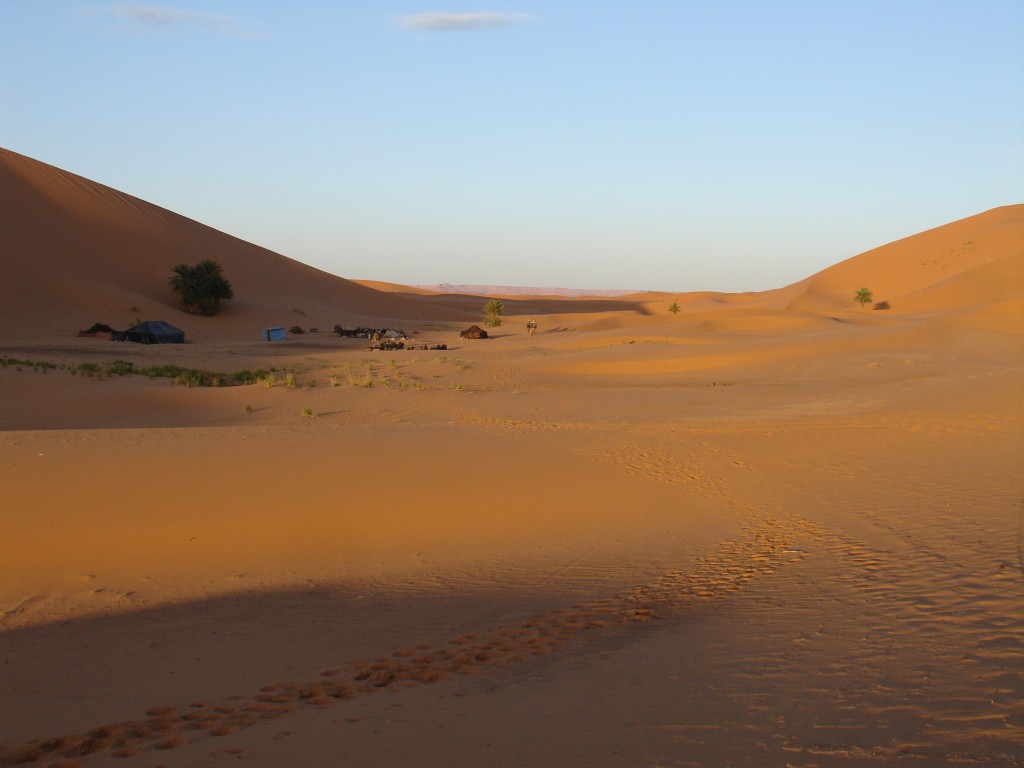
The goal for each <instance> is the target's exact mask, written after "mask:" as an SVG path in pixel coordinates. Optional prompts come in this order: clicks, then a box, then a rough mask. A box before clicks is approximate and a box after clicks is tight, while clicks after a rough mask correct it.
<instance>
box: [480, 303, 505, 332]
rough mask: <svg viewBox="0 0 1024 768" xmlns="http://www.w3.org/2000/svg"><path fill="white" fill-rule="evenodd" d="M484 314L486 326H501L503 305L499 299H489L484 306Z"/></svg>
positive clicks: (503, 311)
mask: <svg viewBox="0 0 1024 768" xmlns="http://www.w3.org/2000/svg"><path fill="white" fill-rule="evenodd" d="M484 312H486V313H487V325H489V326H491V327H492V328H495V327H497V326H499V325H501V316H502V315H504V314H505V305H504V304H503V303H502V302H501V299H491V300H490V301H488V302H487V303H486V304H485V305H484Z"/></svg>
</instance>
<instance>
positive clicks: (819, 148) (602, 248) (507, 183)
mask: <svg viewBox="0 0 1024 768" xmlns="http://www.w3.org/2000/svg"><path fill="white" fill-rule="evenodd" d="M1021 40H1024V2H1021V1H1020V0H957V1H943V0H814V1H811V0H786V1H783V0H780V1H778V2H774V1H771V0H764V1H762V2H755V1H754V0H746V1H743V0H634V1H633V2H624V1H623V2H611V1H607V0H589V1H584V0H547V1H542V0H522V1H521V2H516V1H513V2H506V1H505V0H502V1H501V2H495V3H492V2H490V0H485V1H484V2H463V1H462V0H456V1H453V2H441V3H435V2H421V1H420V0H404V1H399V0H376V1H371V0H365V1H357V0H351V1H348V2H345V1H343V0H323V1H321V2H312V1H307V2H303V1H302V0H298V1H296V2H287V3H285V2H280V1H278V2H271V1H270V0H168V2H167V3H159V4H158V3H119V2H105V1H104V0H86V1H82V2H80V1H79V0H0V146H3V147H5V148H7V149H11V150H13V151H15V152H20V153H22V154H25V155H29V156H30V157H34V158H36V159H39V160H42V161H44V162H47V163H51V164H53V165H57V166H60V167H62V168H66V169H67V170H70V171H73V172H75V173H79V174H81V175H83V176H86V177H88V178H91V179H95V180H97V181H100V182H102V183H104V184H108V185H110V186H113V187H116V188H118V189H121V190H123V191H125V192H128V193H131V194H133V195H136V196H138V197H141V198H144V199H146V200H149V201H151V202H154V203H156V204H158V205H162V206H164V207H167V208H170V209H171V210H174V211H177V212H179V213H182V214H184V215H186V216H189V217H191V218H194V219H197V220H198V221H201V222H203V223H204V224H208V225H210V226H212V227H215V228H217V229H221V230H223V231H226V232H229V233H231V234H233V235H236V236H238V237H241V238H243V239H246V240H249V241H252V242H254V243H257V244H259V245H263V246H265V247H268V248H271V249H273V250H275V251H278V252H280V253H283V254H285V255H287V256H290V257H292V258H295V259H298V260H300V261H303V262H306V263H308V264H311V265H313V266H316V267H319V268H321V269H325V270H327V271H329V272H333V273H335V274H339V275H342V276H343V277H350V278H368V279H378V280H387V281H392V282H399V283H406V284H422V283H437V282H452V283H486V284H502V285H532V286H560V287H583V288H636V289H650V290H660V289H664V290H676V291H690V290H723V291H743V290H762V289H767V288H774V287H780V286H782V285H786V284H788V283H791V282H794V281H796V280H799V279H801V278H803V277H806V276H807V275H810V274H812V273H814V272H816V271H818V270H820V269H823V268H825V267H827V266H830V265H831V264H834V263H836V262H838V261H841V260H843V259H845V258H848V257H850V256H853V255H855V254H857V253H859V252H862V251H864V250H867V249H869V248H872V247H875V246H877V245H882V244H883V243H886V242H889V241H891V240H894V239H898V238H900V237H904V236H907V235H911V234H913V233H915V232H918V231H921V230H923V229H927V228H930V227H933V226H938V225H940V224H944V223H946V222H948V221H952V220H955V219H958V218H962V217H964V216H969V215H972V214H975V213H980V212H981V211H983V210H987V209H989V208H992V207H995V206H998V205H1006V204H1010V203H1018V202H1024V46H1022V45H1021Z"/></svg>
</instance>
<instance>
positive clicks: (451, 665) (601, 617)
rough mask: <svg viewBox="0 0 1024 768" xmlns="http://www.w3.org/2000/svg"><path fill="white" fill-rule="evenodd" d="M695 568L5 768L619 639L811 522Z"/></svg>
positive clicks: (129, 727)
mask: <svg viewBox="0 0 1024 768" xmlns="http://www.w3.org/2000/svg"><path fill="white" fill-rule="evenodd" d="M742 533H743V535H742V536H740V537H737V538H734V539H728V540H726V541H724V542H722V544H721V545H720V547H719V549H718V550H717V551H716V552H715V553H713V554H710V555H708V556H706V557H703V558H701V559H700V560H698V561H697V562H696V563H695V564H694V566H693V567H692V568H689V569H684V570H673V571H669V572H667V573H664V574H663V575H662V576H660V577H659V578H658V579H656V580H654V581H652V582H650V583H647V584H641V585H638V586H636V587H633V588H631V589H628V590H625V591H624V592H621V593H619V594H616V595H613V596H611V597H607V598H602V599H597V600H591V601H587V602H581V603H577V604H575V605H573V606H570V607H566V608H557V609H553V610H549V611H545V612H542V613H539V614H536V615H534V616H532V617H530V618H528V619H526V620H524V621H522V622H520V623H519V624H515V625H510V626H500V627H495V628H493V629H491V630H488V631H481V632H469V633H465V634H462V635H459V636H456V637H452V638H450V639H449V640H448V641H447V642H444V643H441V644H429V643H421V644H419V645H417V646H416V647H415V648H401V649H398V650H395V651H393V652H392V653H391V654H389V655H387V656H380V657H378V658H375V659H371V660H367V661H360V662H355V663H351V664H347V665H335V666H331V667H328V668H325V669H324V670H323V671H322V672H321V673H320V675H319V677H318V679H316V680H311V681H304V682H291V683H271V684H268V685H264V686H263V687H262V688H261V689H260V690H259V691H258V692H257V693H256V694H254V695H250V696H232V697H229V698H228V699H225V700H223V701H218V702H215V703H209V702H204V701H198V702H194V703H193V704H191V705H190V706H188V707H185V708H177V707H173V706H155V707H152V708H150V709H148V710H146V712H145V713H144V714H145V716H144V717H143V718H140V719H138V720H131V721H126V722H121V723H113V724H110V725H104V726H100V727H97V728H94V729H92V730H91V731H89V732H87V733H84V734H79V735H72V736H62V737H57V738H51V739H40V740H35V741H31V742H28V743H25V744H21V745H17V746H14V747H12V748H9V749H8V750H6V752H5V753H4V754H5V756H6V758H7V760H8V762H12V763H15V764H24V763H36V762H39V761H43V760H50V761H54V760H60V759H62V758H78V757H84V756H88V755H93V754H97V753H101V752H105V753H108V754H110V755H111V756H113V757H127V756H130V755H135V754H138V753H139V752H142V751H145V750H153V749H156V750H168V749H175V748H177V747H181V746H183V745H185V744H188V743H191V742H195V741H199V740H201V739H204V738H213V737H219V736H223V735H226V734H230V733H234V732H236V731H238V730H239V729H242V728H248V727H250V726H253V725H256V724H257V723H260V722H264V721H268V720H276V719H279V718H283V717H286V716H288V715H289V714H291V713H293V712H296V711H299V710H300V709H303V708H309V707H316V708H326V707H330V706H332V705H334V704H336V703H338V702H339V701H341V700H344V699H354V698H357V697H360V696H367V695H371V694H374V693H376V692H377V691H380V690H382V689H385V688H391V689H402V688H410V687H414V686H420V685H428V684H433V683H439V682H442V681H444V680H447V679H450V678H451V677H452V676H454V675H475V674H480V673H482V672H484V671H486V670H488V669H493V668H499V667H505V666H508V665H510V664H522V663H526V662H528V661H529V659H531V658H533V657H541V656H546V655H548V654H551V653H554V652H556V651H558V650H560V649H562V648H564V647H565V646H566V645H568V644H570V643H573V642H577V641H579V640H580V639H581V638H582V637H584V636H586V635H587V634H588V633H597V632H600V633H605V634H610V633H616V632H627V631H631V630H632V629H633V628H634V627H636V626H639V625H644V624H646V623H648V622H653V621H657V620H661V619H666V618H671V617H673V616H676V615H679V614H680V613H682V612H684V611H685V610H686V609H688V608H692V607H694V606H696V605H699V604H702V603H705V602H708V601H710V600H715V599H721V598H724V597H727V596H728V595H729V594H731V593H733V592H734V591H736V590H738V589H741V588H742V587H743V586H744V585H746V584H747V583H749V582H751V581H752V580H754V579H757V578H759V577H763V576H767V575H770V574H772V573H774V572H775V571H776V570H777V569H778V568H780V567H784V566H785V564H786V563H787V562H792V561H794V560H796V559H800V558H802V557H804V556H805V555H804V553H803V552H801V551H800V550H796V549H793V548H792V545H793V542H794V541H795V539H796V538H797V537H798V536H807V535H815V534H816V533H817V529H816V527H815V526H814V525H813V524H812V523H810V522H808V521H793V522H790V521H783V520H778V519H771V520H765V521H764V522H763V523H761V524H759V525H756V526H754V525H748V526H746V527H745V528H744V529H743V531H742Z"/></svg>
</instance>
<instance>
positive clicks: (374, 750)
mask: <svg viewBox="0 0 1024 768" xmlns="http://www.w3.org/2000/svg"><path fill="white" fill-rule="evenodd" d="M0 249H2V250H0V302H2V303H0V321H2V324H3V327H4V338H3V340H2V341H0V361H3V365H0V394H2V395H3V397H0V467H2V475H0V477H2V479H3V485H2V487H3V496H2V502H0V504H2V507H0V521H2V524H3V527H2V536H0V759H7V760H9V761H12V762H15V763H27V764H35V765H61V766H72V765H75V766H82V768H91V767H92V766H107V765H124V766H145V767H147V768H151V767H152V766H155V765H163V766H203V765H210V766H213V765H221V764H225V763H230V764H232V765H243V766H283V765H306V766H338V765H354V766H405V765H408V766H413V765H415V766H424V765H430V766H435V765H436V766H466V767H469V766H509V767H511V766H522V765H531V766H563V765H578V766H654V765H664V766H668V765H671V766H724V765H731V766H786V765H793V766H802V767H806V768H811V767H812V766H823V767H826V768H833V767H834V768H850V767H859V766H882V765H914V766H917V765H920V766H954V765H964V764H967V765H1000V766H1004V765H1005V766H1013V765H1024V737H1022V733H1024V671H1022V670H1024V665H1022V659H1024V641H1022V639H1021V638H1022V636H1024V562H1022V560H1021V552H1022V547H1024V538H1022V537H1024V533H1022V531H1024V511H1022V510H1024V507H1022V501H1021V500H1022V497H1024V493H1022V491H1024V488H1022V486H1024V483H1022V473H1021V467H1022V466H1024V461H1022V460H1024V450H1022V446H1024V443H1022V426H1024V425H1022V418H1021V417H1022V412H1021V407H1020V395H1021V392H1022V391H1024V390H1022V379H1024V375H1022V374H1024V339H1022V336H1024V322H1022V312H1021V310H1022V306H1021V305H1022V302H1024V291H1022V279H1024V206H1012V207H1007V208H1000V209H996V210H993V211H989V212H987V213H982V214H980V215H977V216H972V217H970V218H967V219H963V220H961V221H958V222H954V223H952V224H948V225H946V226H944V227H939V228H937V229H933V230H930V231H928V232H925V233H922V234H919V235H914V236H911V237H908V238H906V239H905V240H901V241H898V242H896V243H892V244H889V245H886V246H882V247H880V248H878V249H875V250H873V251H870V252H868V253H866V254H862V255H860V256H855V257H853V258H852V259H849V260H847V261H844V262H841V263H839V264H837V265H835V266H834V267H831V268H829V269H826V270H824V271H822V272H820V273H819V274H817V275H814V276H811V277H809V278H807V279H806V280H804V281H801V282H799V283H796V284H794V285H791V286H786V287H783V288H779V289H778V290H774V291H766V292H764V293H749V294H721V293H710V292H702V293H692V294H668V293H666V294H648V293H644V294H636V295H633V296H626V297H621V298H616V299H609V298H593V299H583V298H579V299H570V298H564V297H537V296H528V297H512V296H510V297H507V299H506V301H505V303H506V306H507V308H508V310H509V317H508V318H506V322H505V324H504V325H503V326H501V327H500V328H497V329H494V334H493V336H494V338H492V339H490V340H487V341H475V342H469V341H460V340H459V339H458V335H457V329H458V328H459V327H461V326H463V325H465V324H467V323H468V322H479V321H480V320H481V307H482V305H483V303H484V301H485V299H484V297H480V296H473V295H447V294H445V295H433V294H430V293H427V292H423V291H419V290H415V289H404V288H403V287H402V286H388V285H382V284H378V285H375V284H372V283H370V284H362V283H356V282H353V281H349V280H346V279H343V278H340V277H335V276H331V275H327V274H324V273H322V272H319V271H317V270H314V269H311V268H309V267H306V266H304V265H302V264H299V263H297V262H295V261H292V260H290V259H288V258H286V257H284V256H281V255H278V254H274V253H271V252H269V251H266V250H264V249H261V248H259V247H257V246H254V245H251V244H248V243H244V242H242V241H239V240H237V239H235V238H232V237H230V236H228V235H225V234H223V233H220V232H217V231H216V230H213V229H210V228H209V227H206V226H203V225H201V224H198V223H197V222H194V221H190V220H188V219H185V218H183V217H180V216H178V215H176V214H173V213H171V212H169V211H165V210H162V209H160V208H157V207H155V206H152V205H149V204H148V203H145V202H143V201H140V200H137V199H135V198H132V197H131V196H129V195H125V194H123V193H120V192H117V191H115V190H112V189H109V188H107V187H103V186H101V185H98V184H95V183H93V182H90V181H87V180H85V179H82V178H81V177H78V176H75V175H73V174H70V173H67V172H64V171H61V170H58V169H56V168H52V167H50V166H46V165H44V164H41V163H38V162H36V161H33V160H29V159H28V158H24V157H21V156H19V155H15V154H13V153H9V152H3V151H0ZM205 257H212V258H215V259H216V260H217V261H219V262H221V263H222V264H223V265H224V267H225V271H226V273H227V275H228V276H229V278H230V279H231V280H232V283H233V284H234V286H235V289H236V293H237V298H236V299H234V300H232V301H230V302H228V303H227V304H228V306H227V307H226V308H225V310H224V311H223V312H222V313H221V314H220V315H218V316H216V317H213V318H200V317H194V316H190V315H186V314H184V313H183V312H181V311H180V310H179V309H178V308H177V307H176V306H175V304H174V299H173V296H172V295H171V294H170V292H169V291H168V290H167V286H166V277H167V274H168V272H169V267H170V266H173V265H174V264H176V263H179V262H182V261H185V262H190V263H191V262H194V261H197V260H199V259H200V258H205ZM862 286H866V287H869V288H870V289H872V290H873V291H874V292H875V297H876V300H882V299H885V300H888V301H889V302H890V303H891V304H892V309H891V310H888V311H875V310H872V309H871V308H870V305H869V306H868V307H866V308H861V307H859V306H858V305H856V304H855V303H854V302H853V293H854V292H855V291H856V290H857V289H858V288H860V287H862ZM673 303H676V304H678V305H679V309H680V311H679V312H678V313H672V312H670V311H669V309H668V307H669V305H670V304H673ZM294 309H300V310H301V311H302V312H304V313H305V314H304V315H299V314H296V313H294V311H293V310H294ZM136 315H141V316H143V317H150V316H154V317H156V316H159V317H161V318H162V319H166V320H168V321H170V322H174V323H175V324H177V325H179V326H181V327H183V328H184V329H185V330H186V331H187V333H188V339H189V343H187V344H184V345H168V346H156V347H147V346H142V345H134V344H127V343H120V344H118V343H114V342H109V341H102V340H98V339H87V338H82V339H79V338H75V336H74V332H75V330H76V329H77V328H78V327H81V326H83V325H88V324H91V323H92V322H96V321H104V322H108V323H110V324H111V325H114V326H115V327H116V326H123V325H126V324H127V323H128V322H129V321H130V320H131V319H133V318H134V317H135V316H136ZM527 316H530V317H535V318H536V319H537V320H538V322H539V324H540V330H539V333H538V334H537V335H536V336H529V335H527V334H526V331H525V328H524V327H523V323H524V321H525V319H526V318H527ZM283 322H284V323H288V324H292V323H295V324H300V325H307V326H308V325H314V324H319V325H321V327H325V326H326V327H330V326H332V325H333V324H334V323H336V322H338V323H343V324H349V323H352V324H357V323H358V324H363V323H366V324H376V323H380V324H390V323H393V322H394V323H398V322H400V323H402V325H403V326H404V327H405V328H406V330H407V331H409V332H410V333H413V334H414V335H413V337H412V338H413V340H414V341H416V342H417V343H426V344H431V345H433V344H442V343H443V344H447V345H448V349H447V350H426V351H424V350H418V351H395V352H386V353H383V352H370V351H367V350H366V349H365V341H358V340H348V339H340V338H338V337H337V336H334V335H330V334H324V333H321V334H320V335H318V336H296V337H293V338H290V339H289V340H288V341H285V342H277V343H274V344H267V343H261V342H259V341H257V340H256V338H257V336H256V332H258V329H259V327H261V326H262V325H266V324H269V323H283ZM115 359H120V360H123V361H128V362H131V363H133V364H134V365H135V366H137V367H139V368H141V367H145V366H156V365H168V364H173V365H178V366H184V367H192V368H201V369H204V370H208V371H220V372H231V371H238V370H241V369H245V368H247V369H250V370H255V369H257V368H263V369H270V368H271V367H273V368H274V369H275V370H274V373H273V378H272V379H271V378H269V377H264V378H263V380H262V381H261V382H260V383H257V384H251V385H247V386H236V387H217V388H212V387H188V386H177V385H175V384H174V383H172V381H170V380H168V379H165V378H152V379H151V378H148V377H146V376H141V375H127V376H118V375H105V376H104V375H95V374H96V373H97V372H99V373H102V371H103V370H104V364H105V363H109V362H110V361H113V360H115ZM83 364H85V365H84V366H83ZM89 374H93V375H89Z"/></svg>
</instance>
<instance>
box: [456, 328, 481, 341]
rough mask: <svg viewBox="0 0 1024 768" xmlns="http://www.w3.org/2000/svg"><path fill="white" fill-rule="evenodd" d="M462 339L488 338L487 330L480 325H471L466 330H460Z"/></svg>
mask: <svg viewBox="0 0 1024 768" xmlns="http://www.w3.org/2000/svg"><path fill="white" fill-rule="evenodd" d="M459 338H460V339H486V338H487V331H485V330H484V329H483V328H481V327H480V326H479V325H471V326H469V328H467V329H466V330H464V331H459Z"/></svg>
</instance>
